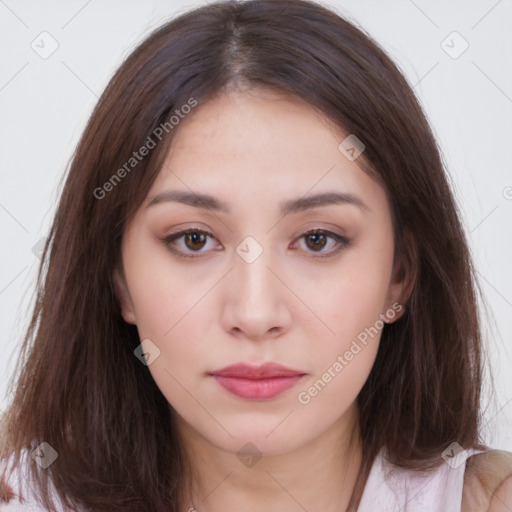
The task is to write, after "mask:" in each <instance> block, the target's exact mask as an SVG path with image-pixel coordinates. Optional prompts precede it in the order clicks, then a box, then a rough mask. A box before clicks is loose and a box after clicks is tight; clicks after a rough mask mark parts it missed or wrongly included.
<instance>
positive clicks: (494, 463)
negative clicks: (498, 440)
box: [462, 450, 512, 512]
mask: <svg viewBox="0 0 512 512" xmlns="http://www.w3.org/2000/svg"><path fill="white" fill-rule="evenodd" d="M462 510H463V511H464V512H502V511H507V510H512V453H511V452H507V451H503V450H489V451H487V452H484V453H479V454H477V455H473V456H472V457H470V458H468V460H467V461H466V472H465V476H464V490H463V494H462Z"/></svg>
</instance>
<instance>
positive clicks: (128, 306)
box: [113, 268, 137, 325]
mask: <svg viewBox="0 0 512 512" xmlns="http://www.w3.org/2000/svg"><path fill="white" fill-rule="evenodd" d="M113 280H114V290H115V293H116V296H117V299H118V300H119V304H120V305H121V315H122V316H123V319H124V321H125V322H126V323H129V324H133V325H137V319H136V317H135V310H134V308H133V302H132V299H131V297H130V293H129V292H128V286H127V285H126V280H125V278H124V276H123V275H122V272H121V271H120V270H119V269H118V268H116V269H115V270H114V273H113Z"/></svg>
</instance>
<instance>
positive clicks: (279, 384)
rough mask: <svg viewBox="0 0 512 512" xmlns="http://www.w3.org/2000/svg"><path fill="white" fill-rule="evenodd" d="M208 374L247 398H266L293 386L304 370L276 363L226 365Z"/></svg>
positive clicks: (236, 393) (233, 392) (303, 373)
mask: <svg viewBox="0 0 512 512" xmlns="http://www.w3.org/2000/svg"><path fill="white" fill-rule="evenodd" d="M210 375H211V376H213V377H214V378H215V380H216V381H217V382H218V383H219V384H220V385H221V386H222V387H223V388H224V389H226V390H227V391H229V392H230V393H232V394H234V395H236V396H238V397H240V398H245V399H247V400H268V399H270V398H273V397H275V396H277V395H280V394H281V393H283V392H284V391H286V390H287V389H290V388H291V387H293V386H295V384H297V383H298V382H299V381H300V380H301V379H302V377H303V376H304V375H305V372H302V371H299V370H294V369H291V368H287V367H286V366H283V365H280V364H277V363H265V364H263V365H257V366H255V365H250V364H246V363H239V364H234V365H231V366H226V367H225V368H222V369H220V370H215V371H213V372H210Z"/></svg>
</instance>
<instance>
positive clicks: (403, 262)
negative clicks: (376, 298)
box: [385, 231, 418, 323]
mask: <svg viewBox="0 0 512 512" xmlns="http://www.w3.org/2000/svg"><path fill="white" fill-rule="evenodd" d="M417 276H418V248H417V245H416V240H415V239H414V237H413V235H412V234H411V233H410V232H409V231H405V232H404V237H403V244H402V250H401V251H400V254H399V255H397V257H396V258H395V262H394V264H393V272H392V275H391V280H390V283H389V288H388V296H387V300H386V308H387V309H386V312H389V315H387V316H388V320H387V323H393V322H395V321H396V320H398V319H399V318H400V317H401V316H403V314H404V313H405V310H406V304H407V302H408V301H409V298H410V297H411V294H412V291H413V289H414V285H415V284H416V279H417ZM385 314H386V313H385Z"/></svg>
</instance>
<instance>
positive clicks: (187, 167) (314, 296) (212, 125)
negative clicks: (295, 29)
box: [116, 89, 406, 512]
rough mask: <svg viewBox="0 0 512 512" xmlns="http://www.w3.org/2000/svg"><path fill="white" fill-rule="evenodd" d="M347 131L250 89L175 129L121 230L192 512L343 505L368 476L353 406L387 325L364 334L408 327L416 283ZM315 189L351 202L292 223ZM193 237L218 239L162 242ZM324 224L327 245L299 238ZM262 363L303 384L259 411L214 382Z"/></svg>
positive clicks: (132, 293) (136, 311)
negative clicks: (408, 276) (182, 453)
mask: <svg viewBox="0 0 512 512" xmlns="http://www.w3.org/2000/svg"><path fill="white" fill-rule="evenodd" d="M347 135H348V134H343V133H341V131H340V130H337V129H336V128H335V127H333V126H332V124H330V123H328V122H327V121H326V119H325V118H324V117H322V116H321V115H320V114H318V113H317V112H316V111H315V110H313V109H312V107H310V106H309V105H307V104H305V103H302V102H300V101H298V100H295V101H293V100H291V99H290V98H288V99H286V98H284V97H281V96H278V95H276V94H275V93H271V92H269V91H263V90H254V89H253V90H250V91H241V92H236V91H233V92H230V93H228V94H224V95H221V96H219V97H218V98H216V99H214V100H211V101H209V102H208V103H205V104H202V105H200V106H198V107H197V109H195V110H194V112H193V113H191V114H190V115H189V116H188V117H186V118H185V119H184V120H183V121H181V123H180V125H179V130H178V131H177V133H176V134H175V139H174V142H173V145H172V148H171V151H170V153H169V155H168V156H167V160H166V165H165V166H164V168H163V169H162V171H161V172H160V174H159V175H158V177H157V179H156V180H155V182H154V184H153V186H152V188H151V190H150V192H149V193H148V196H147V198H146V200H145V202H144V204H143V205H142V206H141V208H140V209H139V211H138V212H137V213H136V215H135V217H134V218H133V219H132V220H131V222H130V223H129V224H128V226H127V228H126V231H125V234H124V237H123V244H122V256H123V269H124V276H123V277H121V275H120V274H116V283H117V289H118V294H119V296H120V298H121V302H122V307H123V317H124V319H125V321H127V322H130V323H132V324H135V325H137V327H138V330H139V334H140V338H141V340H144V339H149V340H151V342H152V343H153V344H154V346H156V347H158V350H159V351H160V353H159V356H158V357H157V358H156V359H155V360H154V362H152V363H151V364H150V365H149V369H150V372H151V374H152V376H153V378H154V379H155V382H156V383H157V385H158V386H159V388H160V389H161V391H162V393H163V394H164V396H165V397H166V398H167V400H168V402H169V404H170V405H171V406H172V411H173V414H174V417H175V419H176V426H177V428H178V431H179V433H180V435H181V436H182V439H183V442H184V447H185V450H186V453H187V455H188V457H189V459H190V461H191V464H192V475H191V478H190V489H189V491H190V502H187V503H185V504H184V510H187V509H188V508H189V507H195V509H196V510H197V511H198V512H203V511H204V512H220V511H222V512H224V511H225V510H231V509H234V510H240V509H243V510H244V511H245V512H252V511H261V510H269V511H279V512H299V511H303V510H304V509H305V510H310V511H311V510H323V511H325V512H335V511H336V512H339V511H341V510H345V509H346V507H347V504H348V502H349V499H350V496H351V494H352V491H353V487H354V483H355V479H356V476H357V472H358V471H359V468H360V464H361V443H360V437H359V436H360V434H359V415H358V409H357V406H356V398H357V395H358V393H359V391H360V390H361V388H362V386H363V385H364V383H365V381H366V379H367V377H368V375H369V372H370V370H371V368H372V365H373V363H374V360H375V356H376V353H377V349H378V343H379V339H380V330H379V332H378V334H376V335H373V336H367V340H366V344H363V343H362V342H361V341H360V340H361V333H364V332H368V331H365V329H369V328H371V327H373V328H374V329H375V326H379V327H380V326H381V324H382V319H383V318H384V317H385V316H386V315H388V320H389V321H394V320H396V319H397V318H398V317H399V316H400V314H401V313H400V308H398V309H397V308H396V307H395V306H394V305H396V304H397V302H398V303H399V302H402V303H403V299H404V293H405V288H406V285H405V283H404V282H401V281H398V280H397V279H396V277H395V276H396V275H398V272H397V271H398V267H397V265H398V263H397V264H396V265H394V264H393V261H394V260H393V258H394V237H393V228H392V221H391V212H390V207H389V204H388V201H387V198H386V194H385V191H384V189H383V188H382V187H381V186H380V185H379V184H378V183H376V182H375V181H374V180H373V179H371V178H370V177H369V176H368V175H367V174H366V173H365V172H364V171H362V170H361V168H360V167H359V166H358V163H357V160H355V161H350V160H349V159H348V158H347V157H346V155H345V154H343V153H342V152H341V151H340V150H339V149H338V145H339V144H340V142H341V141H342V140H343V139H344V138H345V137H346V136H347ZM171 190H174V191H176V190H178V191H184V192H193V193H196V194H198V193H203V194H210V195H212V196H214V197H216V198H218V199H219V200H221V201H224V202H225V203H227V207H228V208H229V212H224V211H220V210H219V211H217V210H213V209H212V208H210V209H202V208H198V207H194V206H191V205H188V204H183V203H178V202H171V201H165V200H163V199H162V198H161V200H160V201H158V202H157V203H155V204H152V205H150V206H148V205H149V204H150V203H151V202H152V200H153V199H154V198H155V197H156V196H157V195H159V194H162V193H163V192H166V191H171ZM321 192H342V193H345V194H350V196H351V198H352V199H353V198H357V199H356V201H355V202H346V201H345V202H340V203H337V204H327V205H322V206H317V207H315V208H311V209H307V210H303V211H290V212H288V213H287V214H286V215H283V213H282V212H281V211H280V203H281V202H283V201H289V200H292V199H297V198H303V197H305V198H308V197H311V196H312V195H314V194H317V193H321ZM357 202H359V203H360V204H357ZM186 229H187V230H191V231H193V230H197V229H199V230H202V231H206V232H209V233H211V234H212V236H206V237H204V238H201V237H200V234H197V232H196V234H195V235H192V236H188V237H187V236H181V238H178V239H176V240H174V241H172V242H169V243H168V244H167V245H166V242H165V239H166V238H168V237H169V236H170V235H172V234H175V233H177V232H179V231H181V230H186ZM312 229H320V230H323V232H324V235H325V236H324V237H321V236H320V238H318V235H317V236H316V238H315V235H304V234H305V233H307V232H308V231H310V230H312ZM326 232H331V233H335V234H337V235H339V236H341V237H343V239H344V240H345V242H339V241H337V240H336V239H335V238H331V237H330V235H329V233H326ZM246 237H252V239H250V240H249V242H247V240H246ZM346 240H348V242H346ZM247 244H249V245H247ZM237 248H239V249H240V248H242V249H245V252H244V251H239V252H237ZM338 248H340V249H339V250H338ZM171 249H174V250H176V251H179V252H180V253H181V254H185V255H188V256H191V258H190V259H184V258H180V257H179V256H178V255H177V254H176V253H174V252H172V250H171ZM260 249H261V251H262V252H261V253H260V254H259V255H258V256H257V257H256V258H255V259H254V260H253V261H250V262H249V261H247V259H245V258H244V257H242V255H243V256H247V255H249V256H254V255H256V254H258V251H259V250H260ZM322 256H323V257H322ZM372 332H373V331H372ZM358 335H359V336H360V337H359V338H358ZM363 337H364V336H363ZM354 341H356V344H357V346H358V347H359V349H360V350H359V351H357V348H355V345H354ZM348 352H350V353H351V354H352V356H351V355H350V354H349V353H348ZM339 357H341V358H342V360H343V363H341V362H340V359H339ZM268 361H272V362H276V363H280V364H282V365H284V366H286V367H289V368H292V369H296V370H300V372H301V373H303V374H304V375H303V377H302V378H301V380H300V381H299V382H298V383H297V384H296V385H294V386H293V387H291V388H290V389H287V390H286V391H284V392H282V393H280V394H279V395H277V396H274V397H273V398H270V399H266V400H251V399H246V398H241V397H240V396H236V395H234V394H232V393H231V392H229V391H227V390H226V389H225V388H223V387H222V386H221V385H219V383H218V382H217V380H216V379H215V378H214V377H213V376H212V375H211V374H210V372H212V371H214V370H216V369H220V368H223V367H225V366H228V365H231V364H234V363H239V362H244V363H250V364H262V363H265V362H268ZM336 362H338V364H336ZM340 368H341V369H340ZM319 380H321V383H320V385H318V384H317V388H318V389H317V388H314V385H315V383H318V381H319ZM312 387H313V388H314V389H313V390H312ZM315 389H316V391H315ZM301 398H302V399H301ZM247 443H250V444H249V445H247ZM244 446H245V447H246V448H245V450H246V451H247V446H249V447H250V448H249V451H250V450H253V453H252V455H253V458H252V459H251V458H250V457H249V459H247V457H245V458H244V457H243V455H244V454H245V455H246V456H247V453H245V452H244V453H242V454H241V453H240V450H241V449H242V447H244ZM242 451H243V450H242ZM237 455H238V456H237ZM249 455H250V454H249ZM260 457H261V458H260ZM256 459H257V460H256Z"/></svg>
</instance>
